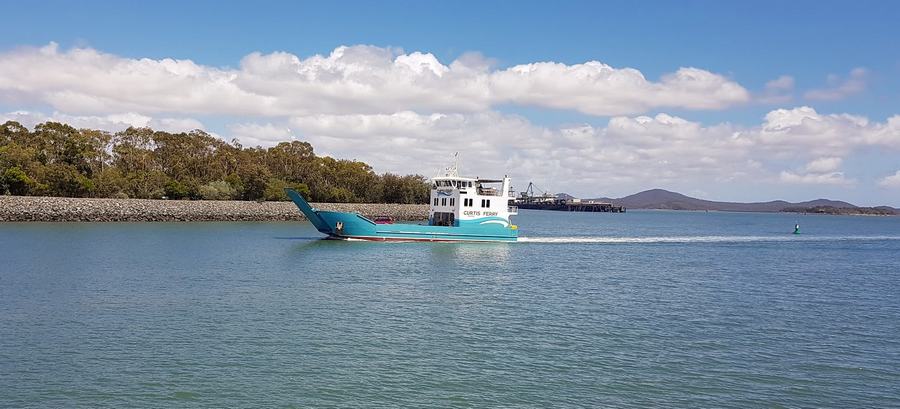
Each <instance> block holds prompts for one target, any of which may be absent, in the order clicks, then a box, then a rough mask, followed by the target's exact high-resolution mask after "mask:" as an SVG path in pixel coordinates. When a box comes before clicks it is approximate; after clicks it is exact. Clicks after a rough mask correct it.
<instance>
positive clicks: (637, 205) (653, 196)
mask: <svg viewBox="0 0 900 409" xmlns="http://www.w3.org/2000/svg"><path fill="white" fill-rule="evenodd" d="M558 196H559V197H561V198H571V197H572V196H569V195H568V194H565V193H561V194H559V195H558ZM590 200H598V201H605V202H612V203H614V204H617V205H622V206H625V207H626V208H628V209H670V210H717V211H733V212H784V211H790V212H810V213H840V214H858V213H865V214H900V211H898V209H895V208H893V207H889V206H878V207H873V208H870V207H859V206H856V205H853V204H851V203H847V202H842V201H838V200H828V199H816V200H810V201H807V202H799V203H791V202H786V201H784V200H774V201H771V202H756V203H735V202H716V201H712V200H703V199H697V198H693V197H690V196H685V195H683V194H681V193H676V192H670V191H668V190H663V189H651V190H647V191H643V192H640V193H635V194H633V195H631V196H625V197H622V198H618V199H613V198H607V197H602V198H597V199H590Z"/></svg>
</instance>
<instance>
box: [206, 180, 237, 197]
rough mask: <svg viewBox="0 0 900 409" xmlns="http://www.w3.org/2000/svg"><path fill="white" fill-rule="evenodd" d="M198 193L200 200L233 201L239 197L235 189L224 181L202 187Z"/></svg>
mask: <svg viewBox="0 0 900 409" xmlns="http://www.w3.org/2000/svg"><path fill="white" fill-rule="evenodd" d="M198 193H199V194H200V198H201V199H205V200H231V199H234V197H235V195H237V191H236V190H235V189H234V187H232V186H231V184H230V183H228V182H226V181H224V180H217V181H215V182H209V183H207V184H205V185H203V186H200V189H198Z"/></svg>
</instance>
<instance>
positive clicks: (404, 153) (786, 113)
mask: <svg viewBox="0 0 900 409" xmlns="http://www.w3.org/2000/svg"><path fill="white" fill-rule="evenodd" d="M811 117H812V118H813V119H811ZM811 120H814V121H817V122H816V125H815V127H814V128H815V129H816V130H817V132H820V133H821V134H823V135H826V136H827V137H829V138H830V137H832V136H834V137H837V136H840V137H841V140H842V141H844V142H842V143H841V144H840V145H839V146H837V148H839V149H835V150H838V151H841V152H843V153H845V154H846V153H849V152H851V151H852V150H854V149H859V148H862V147H865V146H881V147H886V148H889V149H900V143H896V141H900V140H898V139H897V138H898V136H900V127H896V128H894V129H893V130H891V131H890V132H888V129H889V128H890V126H889V125H888V124H887V123H871V122H869V121H868V120H866V119H865V118H860V117H855V116H850V115H834V116H831V115H820V114H818V113H816V112H815V111H814V110H812V109H809V108H804V107H801V108H796V109H791V110H776V111H772V112H770V113H769V115H767V117H766V120H765V121H764V122H763V123H761V124H760V125H758V126H754V127H737V126H734V125H731V124H727V123H722V124H717V125H711V126H704V125H702V124H700V123H698V122H693V121H688V120H685V119H683V118H679V117H675V116H671V115H666V114H658V115H656V116H653V117H649V116H638V117H624V116H623V117H614V118H611V119H610V120H609V122H608V124H607V125H606V126H604V127H595V126H591V125H573V126H565V127H561V128H546V127H540V126H536V125H534V124H532V123H530V122H529V121H528V120H526V119H525V118H522V117H519V116H514V115H502V114H499V113H496V112H486V113H476V114H418V113H414V112H409V111H405V112H399V113H396V114H377V115H363V114H356V115H314V116H299V117H294V118H292V119H291V120H290V127H291V128H292V129H293V130H295V131H296V133H297V135H298V138H300V139H303V140H308V141H310V142H311V143H312V144H313V146H315V147H316V149H317V151H318V152H320V153H324V154H328V155H333V156H337V157H342V158H357V159H361V160H364V161H366V162H368V163H370V164H372V165H373V166H374V167H375V169H378V170H379V171H394V172H404V173H405V172H419V173H422V174H425V175H429V176H430V175H432V174H434V172H435V171H436V170H437V169H439V168H440V166H441V165H442V163H439V162H435V158H442V157H444V156H446V155H449V154H450V153H452V152H454V151H460V152H461V155H462V157H463V166H464V169H463V172H464V173H466V174H470V175H489V174H499V173H503V172H507V171H508V172H513V175H514V176H515V177H516V178H518V179H519V180H521V179H522V178H526V179H525V180H534V181H535V183H538V184H539V185H541V184H543V185H545V186H556V188H558V189H574V188H576V187H580V188H582V189H584V188H585V186H588V187H590V188H591V189H596V190H600V189H601V188H604V189H605V188H614V187H617V188H619V189H622V190H625V191H629V190H630V191H633V190H634V189H635V188H636V187H654V186H661V185H666V186H677V185H684V186H697V185H705V184H710V183H726V182H727V183H745V184H750V183H776V184H779V183H802V184H817V185H823V184H824V185H852V184H854V183H855V182H856V181H855V180H854V179H851V178H848V177H846V176H845V174H844V173H843V172H842V171H840V166H841V165H842V163H843V160H842V158H841V157H840V156H837V155H836V154H829V155H820V154H817V153H816V152H817V151H818V149H816V146H817V145H819V144H823V143H825V145H829V143H826V142H827V140H825V141H823V140H820V139H818V138H811V137H807V136H808V132H810V130H809V129H808V127H809V125H808V124H806V122H808V121H811ZM831 128H836V129H831ZM875 134H891V135H894V137H893V138H883V139H873V138H871V135H875ZM883 142H888V143H883ZM773 152H775V153H777V154H776V155H773ZM423 158H424V160H423ZM797 162H801V163H806V164H805V166H802V167H800V168H799V169H794V170H787V171H785V170H783V169H785V168H787V167H792V166H791V164H793V163H797Z"/></svg>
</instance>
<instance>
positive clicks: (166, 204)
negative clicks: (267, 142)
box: [0, 196, 428, 222]
mask: <svg viewBox="0 0 900 409" xmlns="http://www.w3.org/2000/svg"><path fill="white" fill-rule="evenodd" d="M313 206H314V207H316V208H318V209H321V210H333V211H341V212H359V213H360V214H362V215H363V216H366V217H369V218H373V217H375V216H382V215H384V216H391V217H393V218H394V219H395V220H425V219H427V218H428V206H427V205H405V204H363V203H313ZM282 220H306V218H305V217H304V216H303V214H301V213H300V211H299V210H298V209H297V207H296V206H295V205H294V204H293V203H291V202H250V201H224V200H223V201H217V200H146V199H77V198H66V197H32V196H0V222H24V221H36V222H173V221H185V222H199V221H282Z"/></svg>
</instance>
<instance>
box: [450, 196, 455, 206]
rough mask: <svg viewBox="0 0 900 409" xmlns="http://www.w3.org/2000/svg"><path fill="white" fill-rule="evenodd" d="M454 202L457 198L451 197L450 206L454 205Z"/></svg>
mask: <svg viewBox="0 0 900 409" xmlns="http://www.w3.org/2000/svg"><path fill="white" fill-rule="evenodd" d="M454 204H456V199H455V198H452V197H451V198H450V206H453V205H454Z"/></svg>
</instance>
